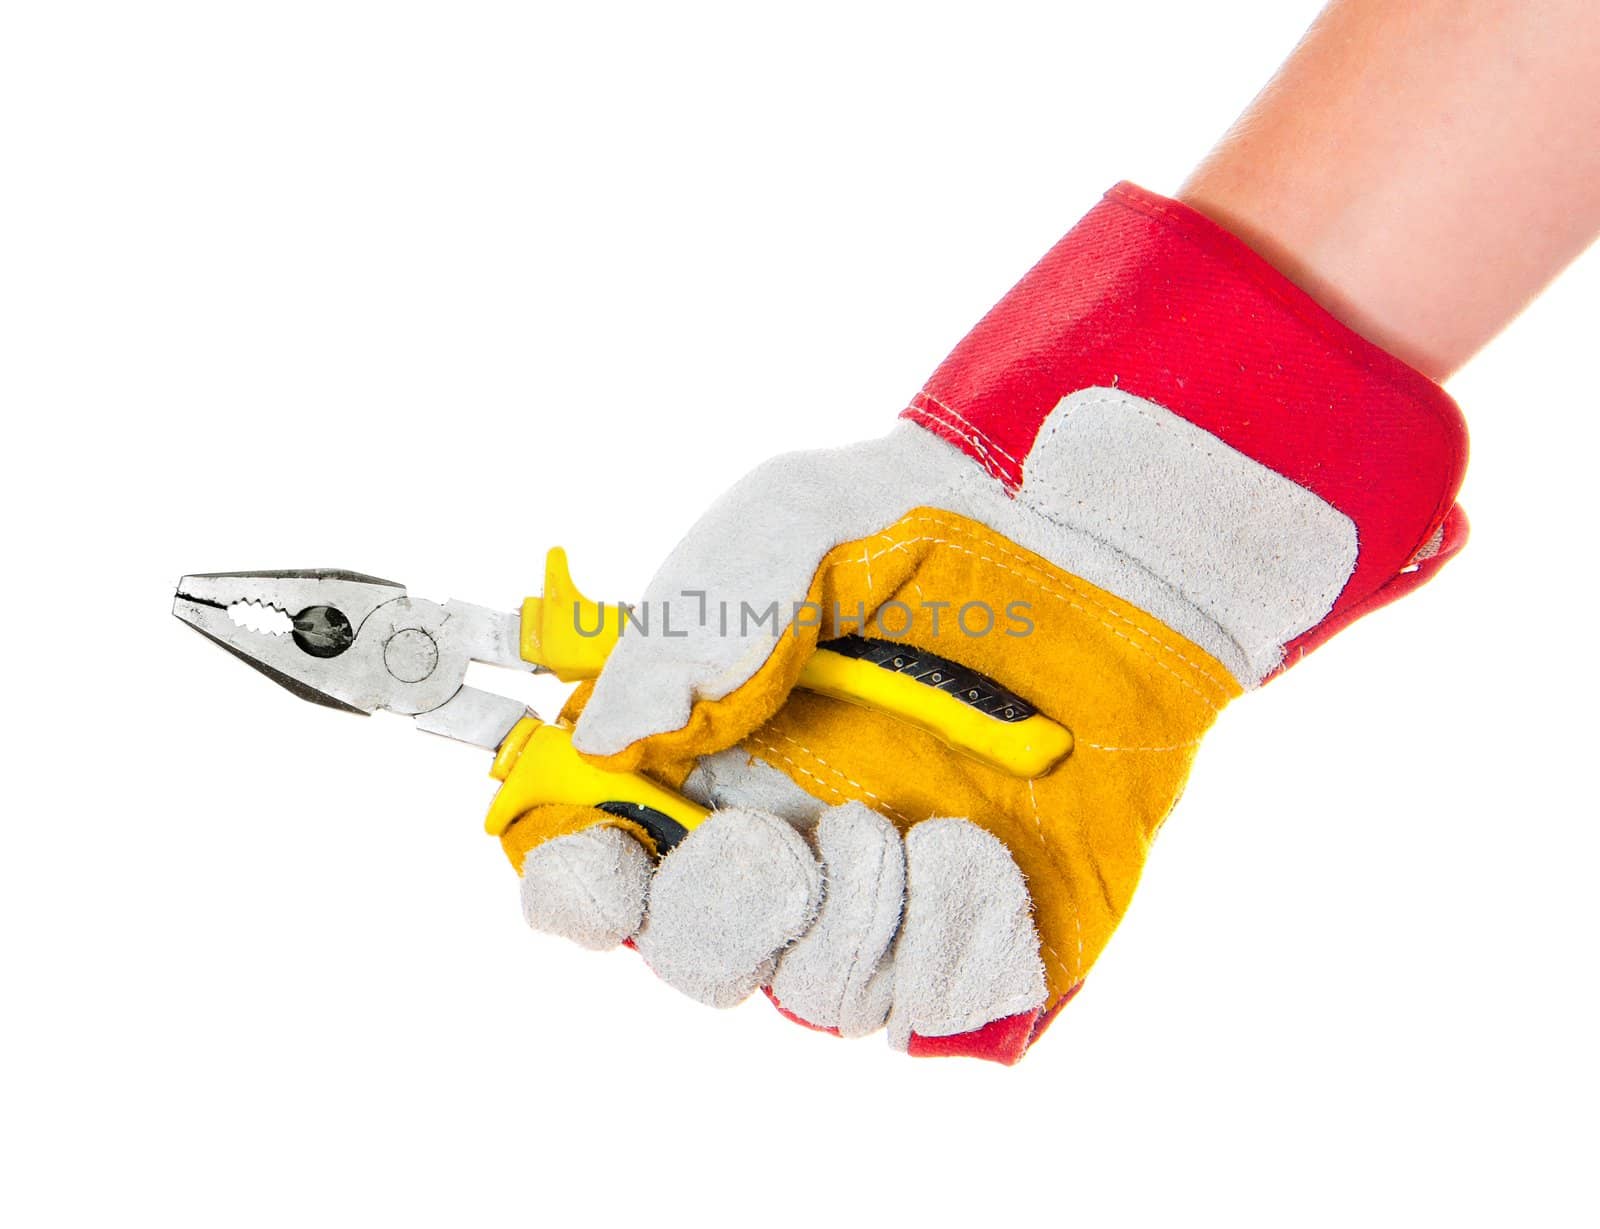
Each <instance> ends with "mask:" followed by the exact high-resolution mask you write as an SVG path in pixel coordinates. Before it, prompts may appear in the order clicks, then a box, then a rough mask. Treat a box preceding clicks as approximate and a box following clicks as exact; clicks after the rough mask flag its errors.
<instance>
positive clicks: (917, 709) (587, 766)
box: [485, 547, 1072, 852]
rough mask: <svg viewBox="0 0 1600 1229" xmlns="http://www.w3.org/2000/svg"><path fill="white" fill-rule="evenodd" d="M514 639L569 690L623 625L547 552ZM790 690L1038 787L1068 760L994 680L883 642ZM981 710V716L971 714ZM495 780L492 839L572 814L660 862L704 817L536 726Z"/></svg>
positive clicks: (834, 646)
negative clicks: (615, 830)
mask: <svg viewBox="0 0 1600 1229" xmlns="http://www.w3.org/2000/svg"><path fill="white" fill-rule="evenodd" d="M591 628H593V629H595V630H594V631H593V632H591V631H589V629H591ZM521 629H522V630H521V644H520V646H519V648H520V652H521V655H522V657H523V659H524V660H525V661H528V662H531V663H533V664H534V665H536V666H541V667H543V668H544V669H546V670H549V671H550V672H551V673H552V674H554V675H555V676H556V677H557V678H559V679H561V680H563V681H564V682H569V683H572V682H578V681H580V680H583V679H591V678H594V677H595V676H596V675H598V674H599V673H600V669H601V667H602V666H604V665H605V662H606V658H607V657H609V656H610V654H611V650H612V648H613V647H615V645H616V643H617V640H618V639H619V637H620V636H621V634H622V620H621V615H620V612H619V610H618V609H617V608H615V607H613V608H612V609H611V610H610V611H609V612H608V611H607V610H606V608H604V607H602V606H600V605H599V604H598V603H596V602H594V601H591V600H590V599H589V598H587V597H585V596H584V595H583V594H582V593H581V592H580V591H579V590H578V587H577V586H576V585H575V584H573V582H572V576H571V573H570V572H569V571H568V568H567V555H566V552H565V551H564V550H562V549H561V548H560V547H555V548H554V549H552V550H551V551H550V553H549V554H548V555H547V556H546V558H545V575H544V592H543V594H542V595H541V596H539V597H530V598H528V599H527V600H526V601H524V602H523V604H522V620H521ZM580 629H582V630H580ZM912 670H914V671H915V672H914V673H912V672H908V671H912ZM798 685H799V686H800V687H803V688H805V689H806V690H807V691H813V692H816V693H818V694H820V695H825V696H831V697H832V698H834V699H837V700H844V701H847V702H849V703H852V704H860V705H863V706H865V707H868V708H874V709H878V710H880V711H881V712H885V713H889V714H890V715H892V716H894V717H897V718H899V719H900V720H902V721H906V722H909V723H910V724H912V725H915V726H918V727H920V728H921V729H924V730H927V731H928V732H929V733H931V734H934V735H935V736H937V737H938V738H941V739H943V740H944V741H945V742H946V743H948V744H949V745H950V746H952V747H954V748H955V749H957V750H959V751H962V752H964V753H966V754H968V755H972V756H975V757H976V758H978V759H980V760H982V761H983V762H985V763H987V764H990V765H992V766H993V767H995V768H999V769H1001V770H1002V771H1005V772H1008V773H1010V774H1011V775H1013V776H1016V777H1024V778H1032V777H1037V776H1040V775H1041V774H1043V773H1045V772H1048V771H1049V770H1050V769H1051V768H1053V767H1054V766H1055V765H1056V764H1057V763H1059V762H1060V761H1061V760H1062V758H1063V757H1065V756H1066V755H1067V754H1068V753H1069V752H1070V751H1071V750H1072V733H1071V731H1069V730H1068V729H1067V728H1066V727H1065V726H1063V725H1060V724H1058V723H1057V722H1054V721H1052V720H1050V719H1049V718H1048V717H1045V716H1044V715H1043V714H1040V713H1036V712H1033V710H1032V709H1031V708H1029V707H1028V705H1027V704H1026V703H1025V702H1024V701H1022V700H1021V699H1019V698H1017V697H1015V696H1012V695H1010V693H1008V692H1005V691H1004V690H1003V689H1002V688H1000V687H999V686H998V685H997V684H995V683H994V682H993V681H992V680H990V679H986V678H983V677H982V676H981V675H976V674H974V673H972V672H971V671H968V670H965V668H964V667H962V666H960V665H958V664H957V663H955V662H949V661H945V660H944V659H943V658H939V657H934V656H931V655H929V654H927V653H921V652H918V651H914V650H912V649H910V648H909V647H901V646H899V645H897V644H895V643H893V642H890V641H873V640H864V639H862V638H860V637H845V638H843V639H841V640H836V641H830V642H828V644H827V645H825V646H823V647H821V648H818V649H817V651H816V652H815V653H813V654H812V655H811V657H810V659H809V660H808V661H807V662H806V665H805V668H804V669H803V670H802V671H801V674H800V678H799V684H798ZM980 698H981V701H982V703H983V704H984V705H985V707H984V708H980V707H978V706H977V705H976V703H974V702H975V701H978V700H980ZM492 775H493V776H494V777H495V779H497V780H499V781H501V782H503V784H502V785H501V787H500V791H499V793H498V794H496V796H495V800H494V804H493V806H492V807H491V808H490V811H489V817H488V820H487V822H486V824H485V827H486V828H487V829H488V830H489V832H491V833H493V834H494V835H497V836H498V835H500V834H501V833H503V832H504V831H505V830H506V829H507V828H508V827H510V826H511V824H512V823H514V822H515V821H516V820H517V818H518V817H519V816H521V815H522V814H524V813H525V812H527V811H528V810H530V809H531V808H533V807H535V806H539V805H543V804H550V803H570V804H575V805H579V806H592V807H598V808H600V809H602V810H606V811H610V812H611V813H612V814H615V815H618V816H621V817H624V818H628V819H631V820H633V821H634V822H636V823H638V824H639V825H640V826H641V827H643V828H645V829H646V830H647V831H648V832H649V833H650V834H651V836H652V837H653V838H654V839H655V843H656V847H657V850H658V852H665V851H666V850H667V849H670V848H671V847H672V846H673V845H674V844H676V843H677V841H678V840H679V839H681V838H682V837H683V835H684V834H685V832H687V831H688V830H689V829H690V828H693V827H695V826H696V825H698V824H699V823H700V821H701V820H703V819H704V818H705V816H706V815H707V813H708V812H707V811H706V810H705V809H704V808H703V807H700V806H697V805H696V804H695V803H693V802H690V801H689V800H688V799H687V798H684V797H683V796H682V795H681V794H677V793H675V792H673V791H672V790H670V789H667V788H666V787H665V786H662V785H659V784H657V783H656V782H654V781H652V780H650V779H649V778H648V777H644V776H641V775H640V774H638V773H631V772H608V771H606V770H605V769H602V768H597V767H595V766H594V765H593V764H591V763H590V762H589V761H588V760H586V759H584V758H583V757H582V756H581V755H579V754H578V752H577V751H576V750H574V748H573V746H572V732H571V731H570V730H568V729H566V728H565V727H563V726H559V725H550V724H546V723H544V722H541V721H539V720H538V719H537V718H535V717H525V718H523V720H521V721H520V722H518V723H517V725H516V726H515V727H514V728H513V729H512V731H511V733H510V734H509V735H508V736H507V737H506V739H505V741H504V742H503V743H502V744H501V746H500V750H499V753H498V754H497V755H496V756H495V762H494V768H493V769H492Z"/></svg>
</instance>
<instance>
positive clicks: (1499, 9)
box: [1178, 0, 1600, 380]
mask: <svg viewBox="0 0 1600 1229" xmlns="http://www.w3.org/2000/svg"><path fill="white" fill-rule="evenodd" d="M1597 83H1600V3H1596V2H1595V0H1333V3H1331V4H1329V5H1328V7H1327V8H1326V9H1324V10H1323V12H1322V13H1321V15H1320V16H1319V17H1318V18H1317V20H1316V22H1315V23H1314V24H1313V25H1312V27H1311V29H1310V30H1309V31H1307V33H1306V35H1305V37H1304V38H1303V39H1302V41H1301V42H1300V45H1299V46H1298V47H1297V48H1296V49H1295V51H1294V53H1293V54H1292V55H1291V56H1290V57H1289V59H1288V60H1287V61H1285V63H1284V64H1283V66H1282V68H1280V69H1279V71H1278V73H1277V75H1276V76H1274V77H1273V78H1272V80H1271V81H1270V82H1269V83H1268V84H1267V86H1266V87H1265V88H1264V89H1263V90H1262V91H1261V93H1260V94H1259V95H1258V96H1257V97H1256V99H1255V100H1254V101H1253V102H1252V103H1251V104H1250V106H1249V107H1248V108H1247V109H1246V110H1245V112H1244V114H1243V115H1241V116H1240V117H1239V119H1238V121H1237V122H1236V123H1235V124H1234V125H1233V127H1232V129H1230V130H1229V132H1228V133H1227V135H1226V136H1224V137H1223V138H1222V140H1221V141H1220V142H1219V143H1218V144H1217V146H1216V148H1215V149H1213V150H1212V151H1211V153H1210V154H1209V155H1208V156H1207V157H1206V159H1205V160H1204V161H1203V162H1202V163H1201V164H1200V166H1199V167H1198V168H1197V169H1196V170H1195V171H1194V173H1193V174H1192V175H1191V176H1190V177H1189V179H1188V181H1187V182H1186V183H1185V184H1184V185H1183V187H1182V188H1181V189H1180V190H1179V193H1178V196H1179V198H1180V199H1181V200H1183V201H1184V202H1185V203H1187V204H1189V205H1191V206H1192V207H1194V208H1195V209H1198V210H1199V211H1200V212H1202V213H1205V214H1207V215H1209V216H1210V217H1211V218H1213V219H1214V220H1216V221H1218V222H1220V223H1221V224H1222V225H1224V226H1226V227H1227V228H1228V229H1229V230H1231V231H1233V232H1234V233H1235V234H1237V235H1238V236H1239V237H1240V238H1242V239H1244V240H1245V241H1246V242H1247V243H1249V244H1250V245H1251V246H1252V247H1254V248H1255V249H1256V250H1257V251H1259V252H1260V253H1261V254H1262V255H1263V256H1265V257H1266V258H1267V259H1269V260H1271V261H1272V262H1273V263H1274V264H1275V265H1277V266H1278V268H1279V269H1281V270H1282V271H1283V272H1284V273H1285V274H1286V275H1287V276H1288V277H1290V278H1291V279H1292V280H1294V281H1295V282H1297V283H1299V285H1300V286H1301V287H1302V288H1303V289H1305V290H1306V291H1307V292H1308V293H1309V294H1311V295H1312V296H1313V297H1314V298H1315V299H1317V300H1318V302H1320V303H1321V304H1322V305H1323V306H1324V307H1326V308H1327V309H1328V310H1329V311H1330V312H1332V313H1333V314H1334V315H1335V316H1337V317H1338V318H1339V319H1341V320H1342V321H1344V323H1346V324H1348V325H1349V326H1350V327H1352V328H1354V329H1355V330H1356V331H1357V332H1359V333H1361V334H1363V335H1364V336H1366V337H1367V338H1368V339H1370V340H1371V341H1373V342H1375V343H1377V344H1378V345H1380V346H1382V347H1383V348H1384V349H1386V350H1388V351H1390V352H1391V353H1393V354H1396V355H1398V356H1399V357H1400V358H1402V359H1404V360H1406V361H1407V362H1408V363H1410V364H1411V365H1412V366H1414V367H1416V368H1418V369H1419V370H1421V371H1422V372H1424V373H1425V374H1427V375H1429V376H1431V377H1433V378H1434V379H1436V380H1444V379H1446V378H1447V377H1449V376H1450V375H1451V374H1452V373H1454V372H1455V371H1456V370H1458V369H1459V368H1460V367H1461V365H1462V364H1463V363H1465V362H1466V361H1467V360H1468V359H1469V358H1471V357H1472V355H1473V354H1474V353H1476V352H1477V351H1478V350H1479V349H1480V348H1481V347H1482V346H1483V345H1484V344H1485V343H1486V342H1488V341H1489V340H1490V339H1491V338H1492V337H1493V336H1494V335H1495V334H1496V333H1498V332H1499V331H1500V330H1501V329H1502V328H1504V327H1505V325H1506V324H1507V323H1508V322H1509V321H1510V320H1511V319H1512V318H1513V317H1515V316H1516V315H1517V313H1518V312H1519V311H1521V310H1522V308H1523V307H1524V306H1526V305H1527V303H1528V302H1529V301H1530V300H1531V299H1533V298H1534V296H1536V295H1537V294H1538V293H1539V291H1540V290H1542V289H1543V288H1544V286H1545V285H1547V284H1548V283H1549V282H1550V280H1551V279H1552V278H1554V277H1555V276H1556V274H1558V273H1559V272H1560V271H1561V270H1562V269H1563V268H1564V267H1565V266H1566V265H1567V264H1568V263H1570V262H1571V261H1572V260H1573V259H1574V258H1575V257H1577V256H1578V254H1579V253H1580V252H1582V251H1583V249H1584V248H1585V247H1586V246H1587V245H1588V244H1589V243H1590V242H1591V241H1593V239H1594V238H1595V236H1596V234H1597V233H1600V84H1597Z"/></svg>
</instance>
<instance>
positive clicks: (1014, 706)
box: [172, 547, 1072, 852]
mask: <svg viewBox="0 0 1600 1229" xmlns="http://www.w3.org/2000/svg"><path fill="white" fill-rule="evenodd" d="M172 612H173V614H174V615H176V616H177V617H178V618H179V619H181V620H182V621H183V622H185V623H187V624H188V625H189V626H190V627H193V628H194V629H195V630H196V631H198V632H200V633H201V634H202V635H204V636H206V637H207V638H208V639H210V640H212V641H214V642H215V643H217V644H219V645H221V646H222V647H223V648H225V649H227V650H228V651H229V652H230V653H232V654H234V655H235V656H237V657H239V658H241V659H242V660H244V661H245V662H247V663H249V664H250V665H251V666H253V667H254V668H255V669H257V670H259V671H260V672H261V673H263V674H265V675H266V676H267V677H268V678H270V679H272V680H273V681H274V682H276V683H278V684H280V685H281V686H283V687H285V688H287V689H288V690H290V691H292V692H293V693H294V694H296V695H297V696H300V697H301V698H302V699H306V700H310V701H312V702H314V703H317V704H323V705H326V706H328V707H330V708H336V709H341V710H343V711H345V712H353V713H362V714H370V713H373V712H376V711H378V710H380V709H381V710H385V711H388V712H392V713H399V714H402V715H404V716H408V717H411V718H412V720H413V721H414V722H415V723H416V726H417V728H418V729H421V730H426V731H428V732H429V733H432V734H442V735H444V736H445V737H447V738H453V739H457V740H459V741H461V742H466V743H471V744H473V745H475V746H479V747H483V748H485V749H487V750H491V751H493V752H494V753H495V758H494V764H493V766H492V768H491V770H490V773H491V775H492V776H493V777H494V778H495V779H496V780H498V781H500V782H502V785H501V788H500V790H499V791H498V793H497V794H496V796H495V799H494V803H493V804H492V806H491V807H490V810H489V816H488V819H487V821H486V823H485V827H486V828H487V830H488V831H489V832H490V833H491V834H494V835H499V834H501V833H503V832H504V831H505V830H506V829H507V828H508V827H510V825H511V824H512V823H514V822H515V821H516V820H517V819H518V818H519V817H520V816H522V815H523V814H525V813H526V812H527V811H529V810H531V809H532V808H534V807H536V806H540V805H543V804H549V803H567V804H576V805H582V806H593V807H598V808H600V809H601V810H605V811H608V812H610V813H612V814H615V815H619V816H623V817H626V818H628V819H631V820H633V821H634V822H636V823H638V824H640V826H641V827H643V828H645V829H646V831H648V832H649V833H650V835H651V836H652V838H653V839H654V840H655V843H656V847H657V849H658V851H660V852H665V851H666V850H668V849H670V848H671V847H672V846H673V845H675V844H676V843H677V842H678V841H679V840H681V839H682V838H683V836H684V835H685V834H686V833H687V831H688V830H689V829H691V828H693V827H695V826H696V825H698V824H699V823H700V822H701V820H703V819H704V818H705V816H706V814H707V812H706V811H705V809H704V808H703V807H700V806H699V805H697V804H696V803H694V802H692V801H690V800H689V799H687V798H685V797H683V796H682V795H681V794H678V793H676V792H675V791H673V790H670V789H668V788H666V787H665V786H662V785H660V784H659V783H657V782H655V781H653V780H651V779H650V778H648V777H646V776H643V775H640V774H638V773H631V772H609V771H606V770H603V769H600V768H597V767H595V766H594V765H593V764H591V763H590V762H589V761H588V760H586V759H584V758H583V757H582V756H581V755H579V754H578V752H577V751H575V750H574V749H573V746H572V739H571V730H570V729H568V728H567V727H566V726H564V725H562V724H560V723H549V722H544V721H541V720H540V719H539V718H538V717H537V716H536V715H535V714H534V713H533V712H532V711H530V710H529V709H528V708H527V707H526V706H525V705H524V704H523V702H522V701H520V700H515V699H512V698H510V697H507V696H502V695H498V694H496V693H494V692H488V691H483V690H480V689H478V688H476V687H469V686H467V685H466V672H467V666H468V664H469V663H470V662H475V661H476V662H485V663H488V664H490V665H495V666H501V667H505V668H507V669H512V670H522V671H528V672H532V673H551V674H554V675H556V677H558V678H560V679H562V680H563V681H566V682H576V681H579V680H582V679H588V678H593V677H595V676H596V675H597V674H598V673H599V672H600V668H601V667H602V666H603V665H604V663H605V659H606V656H607V655H608V654H609V652H610V649H611V647H612V646H613V645H614V644H615V643H616V641H617V639H618V637H619V636H621V635H622V634H624V627H625V624H626V622H627V621H626V619H625V617H624V616H625V610H624V608H623V607H622V606H621V605H620V604H611V605H606V606H602V605H600V604H597V603H595V602H592V601H590V600H589V599H588V598H586V597H584V596H583V594H582V593H580V592H579V591H578V589H577V587H576V586H575V585H574V584H573V582H572V578H571V575H570V573H569V571H568V567H567V558H566V553H565V552H564V551H562V550H561V549H560V548H559V547H557V548H555V549H553V550H551V551H550V552H549V554H548V556H547V558H546V561H545V583H544V591H543V593H542V595H540V596H538V597H530V598H527V599H526V600H524V602H523V603H522V606H521V608H520V609H519V610H515V611H503V610H494V609H490V608H488V607H485V606H475V605H472V604H470V603H467V602H458V601H448V602H445V603H443V604H440V603H436V602H430V601H426V600H423V599H421V598H414V597H411V596H410V595H409V594H408V593H407V592H406V588H405V586H404V585H401V584H397V583H396V582H394V581H389V580H382V579H379V578H378V577H375V576H368V575H365V574H363V573H360V572H347V571H339V570H327V569H309V570H303V571H266V572H213V573H209V574H203V575H193V576H185V577H184V578H183V579H182V580H181V581H179V582H178V591H177V596H176V598H175V600H174V602H173V611H172ZM590 629H594V630H592V631H591V630H590ZM798 685H799V686H801V687H803V688H806V689H807V690H810V691H815V692H819V693H821V694H824V695H828V696H832V697H834V698H836V699H840V700H845V701H848V702H851V703H856V704H863V705H867V706H869V707H873V708H878V709H882V710H884V711H887V712H890V713H892V714H894V715H895V716H897V717H900V718H901V719H903V720H906V721H908V722H911V723H912V724H915V725H917V726H920V727H922V728H923V729H926V730H929V731H930V732H932V733H934V734H936V735H938V736H939V737H940V738H942V739H944V740H945V741H946V742H947V743H949V744H950V745H951V746H953V747H955V748H956V749H957V750H960V751H962V752H964V753H966V754H969V755H973V756H975V757H976V758H978V759H981V760H984V761H986V762H988V763H990V764H991V765H993V766H995V767H998V768H1001V769H1003V770H1004V771H1007V772H1009V773H1011V774H1013V775H1015V776H1019V777H1035V776H1039V775H1041V774H1043V773H1044V772H1047V771H1048V770H1049V769H1050V768H1051V767H1052V766H1054V765H1055V764H1056V763H1058V762H1059V761H1060V760H1061V759H1062V758H1063V757H1064V756H1066V755H1067V754H1068V753H1069V752H1070V751H1071V748H1072V735H1071V733H1070V732H1069V731H1068V730H1067V729H1066V728H1065V727H1064V726H1062V725H1060V724H1058V723H1057V722H1055V721H1052V720H1051V719H1050V718H1048V717H1046V716H1045V715H1044V714H1042V713H1039V712H1037V711H1035V710H1034V708H1033V707H1032V706H1031V705H1029V704H1028V703H1027V702H1026V701H1024V700H1022V699H1021V698H1020V697H1018V696H1016V695H1014V694H1013V693H1011V692H1010V691H1008V690H1006V689H1005V688H1003V687H1001V686H1000V685H999V684H997V683H995V682H994V681H993V680H992V679H989V678H986V677H985V676H983V675H981V674H978V673H976V672H974V671H972V670H970V669H967V668H966V667H963V666H961V665H959V664H957V663H955V662H952V661H949V660H948V659H945V658H942V657H938V656H936V655H933V654H930V653H926V652H922V651H920V650H917V649H915V648H913V647H912V646H909V645H906V644H903V643H901V642H898V641H894V640H884V639H869V638H866V637H862V636H843V637H840V638H837V639H834V640H830V641H827V642H825V643H824V644H821V645H819V646H818V649H817V651H816V652H815V653H814V654H813V655H812V657H811V658H810V660H809V661H808V663H807V665H806V667H805V669H804V671H803V672H802V674H801V676H800V679H799V684H798Z"/></svg>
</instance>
